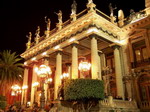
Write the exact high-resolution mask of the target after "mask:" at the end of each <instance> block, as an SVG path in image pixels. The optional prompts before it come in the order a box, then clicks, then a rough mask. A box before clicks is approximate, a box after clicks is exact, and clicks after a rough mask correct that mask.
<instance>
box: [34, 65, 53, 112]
mask: <svg viewBox="0 0 150 112" xmlns="http://www.w3.org/2000/svg"><path fill="white" fill-rule="evenodd" d="M51 73H52V71H51V69H50V67H49V66H46V65H40V67H39V68H38V70H37V74H38V76H39V77H40V78H41V97H40V111H41V112H45V111H44V107H45V95H44V94H45V93H44V82H45V78H46V77H48V75H51Z"/></svg>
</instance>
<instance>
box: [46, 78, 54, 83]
mask: <svg viewBox="0 0 150 112" xmlns="http://www.w3.org/2000/svg"><path fill="white" fill-rule="evenodd" d="M52 81H53V79H52V78H48V79H47V80H45V83H50V82H52Z"/></svg>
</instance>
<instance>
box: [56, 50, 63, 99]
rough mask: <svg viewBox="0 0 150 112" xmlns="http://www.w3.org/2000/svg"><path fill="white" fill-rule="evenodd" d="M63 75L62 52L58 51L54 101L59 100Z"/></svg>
mask: <svg viewBox="0 0 150 112" xmlns="http://www.w3.org/2000/svg"><path fill="white" fill-rule="evenodd" d="M61 75H62V51H57V54H56V74H55V85H54V86H55V88H54V99H55V100H56V99H57V98H58V89H59V87H60V85H61V79H60V76H61Z"/></svg>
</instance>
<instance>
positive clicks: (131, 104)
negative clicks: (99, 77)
mask: <svg viewBox="0 0 150 112" xmlns="http://www.w3.org/2000/svg"><path fill="white" fill-rule="evenodd" d="M99 104H100V106H102V107H113V108H125V109H128V108H132V109H136V108H137V104H136V102H135V101H124V100H116V99H113V98H112V96H109V97H108V99H104V100H102V101H100V102H99Z"/></svg>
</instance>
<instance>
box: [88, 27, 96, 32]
mask: <svg viewBox="0 0 150 112" xmlns="http://www.w3.org/2000/svg"><path fill="white" fill-rule="evenodd" d="M91 32H97V33H98V29H97V28H90V29H88V31H87V33H91Z"/></svg>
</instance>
